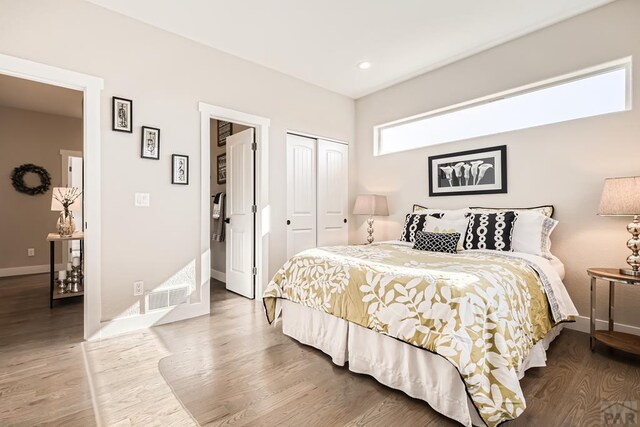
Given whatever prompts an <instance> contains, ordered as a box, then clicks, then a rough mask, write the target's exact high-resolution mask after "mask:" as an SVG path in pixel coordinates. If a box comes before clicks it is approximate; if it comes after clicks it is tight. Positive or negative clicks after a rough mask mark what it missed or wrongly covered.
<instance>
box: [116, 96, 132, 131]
mask: <svg viewBox="0 0 640 427" xmlns="http://www.w3.org/2000/svg"><path fill="white" fill-rule="evenodd" d="M123 105H127V106H128V108H127V109H124V110H123V109H122V108H121V106H123ZM127 112H128V114H127ZM111 119H112V120H111V130H113V131H115V132H126V133H133V101H132V100H130V99H126V98H120V97H117V96H113V97H111ZM123 120H126V122H123Z"/></svg>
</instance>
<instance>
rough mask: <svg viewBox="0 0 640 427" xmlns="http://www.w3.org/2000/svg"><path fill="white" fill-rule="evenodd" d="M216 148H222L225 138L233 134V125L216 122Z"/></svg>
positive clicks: (221, 121) (222, 121)
mask: <svg viewBox="0 0 640 427" xmlns="http://www.w3.org/2000/svg"><path fill="white" fill-rule="evenodd" d="M217 129H218V147H222V146H224V145H226V144H227V137H229V136H231V135H232V134H233V123H231V122H225V121H224V120H218V126H217Z"/></svg>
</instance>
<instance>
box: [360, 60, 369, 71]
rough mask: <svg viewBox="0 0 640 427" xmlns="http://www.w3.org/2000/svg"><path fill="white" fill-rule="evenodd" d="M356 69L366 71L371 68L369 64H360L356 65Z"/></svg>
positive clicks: (365, 62)
mask: <svg viewBox="0 0 640 427" xmlns="http://www.w3.org/2000/svg"><path fill="white" fill-rule="evenodd" d="M358 68H360V69H361V70H368V69H369V68H371V62H367V61H364V62H361V63H359V64H358Z"/></svg>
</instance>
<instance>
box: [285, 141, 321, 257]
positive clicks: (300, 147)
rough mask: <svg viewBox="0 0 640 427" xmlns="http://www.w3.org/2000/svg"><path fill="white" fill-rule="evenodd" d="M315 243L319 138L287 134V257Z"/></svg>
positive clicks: (311, 246) (313, 245)
mask: <svg viewBox="0 0 640 427" xmlns="http://www.w3.org/2000/svg"><path fill="white" fill-rule="evenodd" d="M315 247H316V140H315V139H312V138H305V137H303V136H298V135H291V134H287V257H289V258H290V257H292V256H294V255H295V254H297V253H299V252H301V251H303V250H305V249H309V248H315Z"/></svg>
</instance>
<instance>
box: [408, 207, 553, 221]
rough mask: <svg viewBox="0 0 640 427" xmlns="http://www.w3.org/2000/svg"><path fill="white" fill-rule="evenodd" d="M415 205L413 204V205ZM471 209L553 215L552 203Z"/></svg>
mask: <svg viewBox="0 0 640 427" xmlns="http://www.w3.org/2000/svg"><path fill="white" fill-rule="evenodd" d="M414 206H415V205H414ZM469 209H471V210H472V211H476V210H477V211H488V212H504V211H514V212H516V213H520V212H523V211H534V212H538V213H541V214H542V215H544V216H546V217H548V218H551V217H552V216H553V205H542V206H532V207H530V208H481V207H471V208H469Z"/></svg>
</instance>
